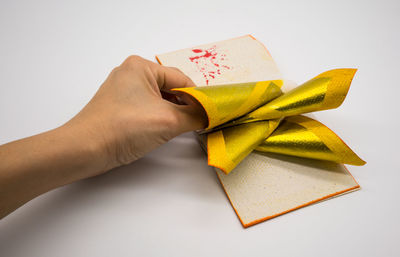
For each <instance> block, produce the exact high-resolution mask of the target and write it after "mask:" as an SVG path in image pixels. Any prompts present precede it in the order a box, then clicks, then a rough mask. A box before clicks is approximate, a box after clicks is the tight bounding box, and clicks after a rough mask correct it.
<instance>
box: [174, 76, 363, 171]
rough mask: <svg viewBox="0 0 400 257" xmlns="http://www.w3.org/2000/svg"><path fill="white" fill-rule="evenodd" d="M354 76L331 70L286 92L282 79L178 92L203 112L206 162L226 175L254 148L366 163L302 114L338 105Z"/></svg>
mask: <svg viewBox="0 0 400 257" xmlns="http://www.w3.org/2000/svg"><path fill="white" fill-rule="evenodd" d="M355 72H356V69H336V70H330V71H327V72H324V73H322V74H320V75H318V76H316V77H315V78H313V79H311V80H309V81H307V82H305V83H304V84H302V85H300V86H298V87H297V88H295V89H293V90H291V91H289V92H287V93H285V94H282V91H281V90H280V87H281V86H282V81H280V80H274V81H261V82H254V83H243V84H231V85H219V86H208V87H193V88H177V89H174V90H175V91H179V92H182V93H185V94H188V95H190V96H192V97H193V98H194V99H196V100H197V101H198V102H199V103H200V104H201V105H202V107H203V108H204V110H205V112H206V113H207V117H208V126H207V128H206V129H205V130H204V131H203V133H206V138H207V153H208V164H209V165H211V166H214V167H217V168H219V169H221V170H222V171H224V172H225V173H229V172H230V171H232V170H233V169H234V168H235V167H236V166H237V165H238V164H239V163H240V162H241V161H242V160H243V159H244V158H245V157H246V156H247V155H248V154H250V153H251V152H252V151H253V150H255V149H256V150H258V151H262V152H274V153H280V154H286V155H293V156H298V157H305V158H313V159H320V160H328V161H334V162H338V163H346V164H353V165H363V164H365V162H364V161H363V160H361V159H360V158H359V157H358V156H357V155H356V154H355V153H354V152H353V151H352V150H351V149H350V148H349V147H348V146H347V145H346V144H345V143H344V142H343V141H342V140H341V139H340V138H339V137H338V136H336V134H334V133H333V132H332V131H331V130H330V129H328V128H327V127H325V126H324V125H323V124H321V123H319V122H317V121H315V120H313V119H310V118H307V117H305V116H298V115H299V114H303V113H309V112H314V111H321V110H327V109H333V108H337V107H338V106H340V105H341V104H342V102H343V101H344V99H345V97H346V95H347V92H348V89H349V87H350V84H351V81H352V79H353V77H354V74H355ZM282 120H283V121H282Z"/></svg>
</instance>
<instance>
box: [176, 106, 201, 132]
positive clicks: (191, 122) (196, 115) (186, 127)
mask: <svg viewBox="0 0 400 257" xmlns="http://www.w3.org/2000/svg"><path fill="white" fill-rule="evenodd" d="M173 105H174V109H175V114H176V117H177V120H178V123H177V128H176V129H177V132H178V133H179V134H182V133H185V132H189V131H193V130H199V129H203V128H205V127H206V126H207V123H208V118H207V115H206V113H205V111H204V110H203V108H202V107H200V106H197V105H176V104H173Z"/></svg>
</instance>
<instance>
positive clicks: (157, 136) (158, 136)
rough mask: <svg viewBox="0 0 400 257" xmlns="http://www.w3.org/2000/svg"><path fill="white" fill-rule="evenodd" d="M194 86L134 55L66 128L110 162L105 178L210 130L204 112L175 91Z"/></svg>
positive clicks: (177, 73)
mask: <svg viewBox="0 0 400 257" xmlns="http://www.w3.org/2000/svg"><path fill="white" fill-rule="evenodd" d="M192 86H195V84H194V83H193V81H192V80H191V79H190V78H189V77H187V76H186V75H184V74H183V73H182V72H181V71H179V70H178V69H176V68H170V67H164V66H161V65H159V64H156V63H154V62H151V61H148V60H145V59H143V58H141V57H138V56H130V57H128V58H127V59H126V60H125V61H124V62H123V63H122V64H121V65H120V66H119V67H117V68H115V69H114V70H113V71H112V72H111V73H110V75H109V76H108V78H107V79H106V81H105V82H104V83H103V85H102V86H101V87H100V89H99V90H98V91H97V93H96V95H95V96H94V97H93V98H92V100H91V101H90V102H89V103H88V104H87V105H86V106H85V107H84V108H83V109H82V111H81V112H80V113H78V114H77V115H76V116H75V117H74V118H73V119H72V120H70V121H69V122H68V123H66V124H65V125H64V127H66V128H72V129H75V130H79V131H80V132H81V133H80V132H77V134H80V135H81V136H83V137H84V139H83V142H85V141H88V140H89V142H88V143H89V144H92V146H93V149H94V150H95V151H97V154H98V156H99V157H100V158H99V160H98V161H99V162H104V163H103V164H104V168H103V169H102V170H101V171H98V172H97V173H101V172H103V171H106V170H109V169H112V168H114V167H117V166H120V165H123V164H128V163H131V162H133V161H135V160H137V159H139V158H140V157H142V156H143V155H145V154H146V153H147V152H149V151H151V150H153V149H155V148H156V147H158V146H160V145H161V144H163V143H165V142H167V141H168V140H170V139H172V138H173V137H176V136H178V135H179V134H182V133H184V132H188V131H191V130H197V129H201V128H204V127H205V126H206V123H207V117H206V116H205V113H204V111H203V110H202V109H201V107H200V106H199V105H198V104H196V103H195V102H194V101H190V99H185V103H186V105H182V101H183V100H182V99H180V98H179V97H177V96H176V95H173V94H172V93H171V91H170V89H172V88H179V87H192ZM82 132H84V133H82ZM88 175H89V176H90V175H97V174H88Z"/></svg>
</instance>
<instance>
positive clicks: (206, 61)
mask: <svg viewBox="0 0 400 257" xmlns="http://www.w3.org/2000/svg"><path fill="white" fill-rule="evenodd" d="M192 52H193V53H196V54H199V55H195V56H191V57H189V60H190V61H191V62H193V63H195V64H196V66H197V69H198V70H199V71H200V72H201V73H202V75H203V77H204V79H205V81H206V84H207V85H208V83H209V82H210V79H215V77H216V75H221V73H222V70H224V69H226V70H230V69H231V67H229V66H227V65H224V64H222V63H221V62H223V61H225V60H226V55H225V54H219V53H218V52H217V50H216V46H213V47H210V48H209V49H192Z"/></svg>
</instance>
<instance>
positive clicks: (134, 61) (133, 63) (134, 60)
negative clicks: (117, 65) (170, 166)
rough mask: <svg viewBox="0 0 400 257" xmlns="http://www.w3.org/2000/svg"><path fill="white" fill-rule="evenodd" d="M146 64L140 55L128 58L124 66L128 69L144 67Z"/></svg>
mask: <svg viewBox="0 0 400 257" xmlns="http://www.w3.org/2000/svg"><path fill="white" fill-rule="evenodd" d="M144 63H145V60H144V59H143V58H142V57H140V56H138V55H131V56H129V57H128V58H126V60H125V61H124V63H123V64H122V65H123V66H125V67H128V68H136V67H138V66H140V65H143V64H144Z"/></svg>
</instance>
